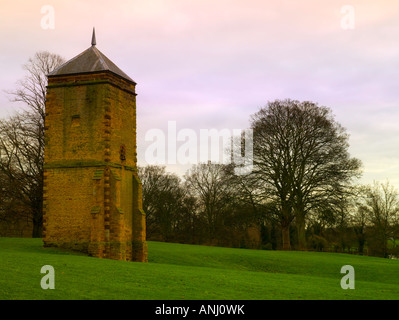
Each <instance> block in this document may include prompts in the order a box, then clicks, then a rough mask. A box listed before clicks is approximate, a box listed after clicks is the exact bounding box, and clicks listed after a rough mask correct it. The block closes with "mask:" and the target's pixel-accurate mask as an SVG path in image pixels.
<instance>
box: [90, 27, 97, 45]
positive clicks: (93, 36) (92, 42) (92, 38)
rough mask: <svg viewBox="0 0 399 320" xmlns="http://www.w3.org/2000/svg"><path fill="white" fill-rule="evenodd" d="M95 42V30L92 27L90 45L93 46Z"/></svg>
mask: <svg viewBox="0 0 399 320" xmlns="http://www.w3.org/2000/svg"><path fill="white" fill-rule="evenodd" d="M96 44H97V43H96V30H95V29H94V27H93V35H92V36H91V45H92V46H95V45H96Z"/></svg>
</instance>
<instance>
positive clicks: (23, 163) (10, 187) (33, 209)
mask: <svg viewBox="0 0 399 320" xmlns="http://www.w3.org/2000/svg"><path fill="white" fill-rule="evenodd" d="M63 62H64V59H63V58H61V57H60V56H59V55H56V54H51V53H49V52H46V51H44V52H38V53H36V54H35V56H34V57H33V58H30V59H29V60H28V63H27V64H25V65H24V66H23V68H24V70H26V72H27V74H26V76H25V78H24V79H22V80H20V81H19V82H18V83H17V89H16V90H14V91H9V92H7V93H8V94H9V95H10V98H11V101H13V102H22V103H23V109H22V110H20V111H18V112H16V114H15V115H14V116H12V117H10V118H9V119H3V120H1V121H0V172H1V173H2V175H3V176H4V177H7V182H8V184H7V186H6V190H5V193H6V195H7V197H8V198H9V199H15V200H17V199H18V201H20V202H22V203H23V205H24V207H25V209H24V210H23V211H24V212H25V214H26V215H28V216H29V217H30V218H31V219H32V221H33V234H32V235H33V237H40V236H41V231H42V222H43V221H42V205H43V198H42V192H43V157H44V119H45V101H46V85H47V77H46V76H47V74H48V73H50V72H51V71H52V70H54V68H56V67H57V66H59V65H60V64H62V63H63ZM7 214H12V210H10V208H9V211H8V212H7Z"/></svg>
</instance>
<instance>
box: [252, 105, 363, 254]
mask: <svg viewBox="0 0 399 320" xmlns="http://www.w3.org/2000/svg"><path fill="white" fill-rule="evenodd" d="M251 123H252V124H251V127H252V129H253V134H254V170H253V174H255V175H256V176H257V178H258V180H259V181H260V182H261V183H262V188H263V190H264V194H265V196H266V197H268V198H270V199H271V201H273V202H274V203H275V208H276V210H277V214H278V216H279V217H280V224H281V227H282V238H283V248H284V249H289V248H290V237H289V226H290V224H291V222H292V221H294V219H295V224H296V226H297V231H298V242H299V248H300V249H301V248H305V245H306V242H305V222H306V217H307V215H308V214H309V212H310V211H311V210H317V209H320V208H323V209H325V207H326V206H330V205H333V204H334V203H336V202H337V201H338V200H337V199H339V198H341V197H342V196H343V194H344V193H345V190H346V187H347V186H348V185H349V184H350V182H351V180H352V178H354V177H357V176H358V175H359V174H360V171H359V168H360V161H359V160H357V159H355V158H351V157H350V155H349V153H348V146H349V145H348V134H347V133H346V131H345V129H344V128H343V127H342V126H341V125H340V124H339V123H337V122H336V121H335V120H334V117H333V115H332V113H331V110H330V109H328V108H326V107H319V106H318V105H317V104H316V103H313V102H308V101H305V102H299V101H295V100H289V99H287V100H276V101H274V102H269V103H268V104H267V106H266V107H264V108H261V109H260V110H259V111H258V112H257V113H255V114H254V115H253V116H252V118H251Z"/></svg>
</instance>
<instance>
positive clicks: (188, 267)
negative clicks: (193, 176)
mask: <svg viewBox="0 0 399 320" xmlns="http://www.w3.org/2000/svg"><path fill="white" fill-rule="evenodd" d="M148 252H149V255H148V258H149V262H148V263H137V262H124V261H114V260H107V259H98V258H92V257H87V256H84V255H81V254H76V253H71V252H66V251H63V250H59V249H55V248H43V247H42V241H41V239H20V238H0V299H3V300H4V299H29V300H31V299H118V300H122V299H139V300H153V299H162V300H182V299H186V300H215V299H223V300H259V299H262V300H267V299H279V300H281V299H284V300H288V299H290V300H291V299H295V300H296V299H303V300H306V299H323V300H331V299H338V300H346V299H357V300H360V299H386V300H388V299H399V260H388V259H382V258H373V257H362V256H355V255H347V254H334V253H315V252H284V251H261V250H248V249H233V248H220V247H207V246H196V245H182V244H172V243H162V242H149V243H148ZM43 265H51V266H53V267H54V270H55V289H54V290H50V289H48V290H43V289H42V288H41V286H40V280H41V278H42V277H43V276H44V274H41V273H40V270H41V267H42V266H43ZM343 265H351V266H353V267H354V269H355V289H354V290H351V289H347V290H343V289H342V288H341V285H340V281H341V278H342V277H343V276H344V274H341V273H340V270H341V267H342V266H343Z"/></svg>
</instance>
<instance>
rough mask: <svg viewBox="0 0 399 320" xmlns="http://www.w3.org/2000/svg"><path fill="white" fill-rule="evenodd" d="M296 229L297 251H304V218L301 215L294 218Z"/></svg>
mask: <svg viewBox="0 0 399 320" xmlns="http://www.w3.org/2000/svg"><path fill="white" fill-rule="evenodd" d="M296 227H297V233H298V250H306V232H305V217H304V216H303V214H301V213H299V214H297V216H296Z"/></svg>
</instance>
